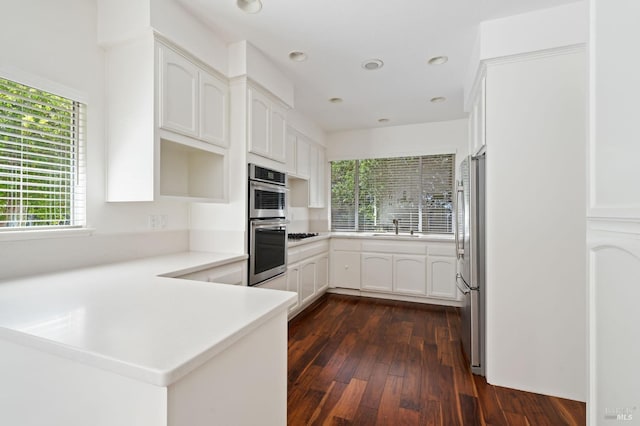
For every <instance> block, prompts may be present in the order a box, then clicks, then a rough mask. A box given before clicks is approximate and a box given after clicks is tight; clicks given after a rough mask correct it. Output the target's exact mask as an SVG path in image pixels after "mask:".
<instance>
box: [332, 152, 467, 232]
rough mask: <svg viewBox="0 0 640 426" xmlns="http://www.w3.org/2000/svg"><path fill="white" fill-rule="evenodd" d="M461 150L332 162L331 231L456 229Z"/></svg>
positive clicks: (432, 230) (427, 230)
mask: <svg viewBox="0 0 640 426" xmlns="http://www.w3.org/2000/svg"><path fill="white" fill-rule="evenodd" d="M454 179H455V154H440V155H424V156H414V157H395V158H375V159H362V160H340V161H332V162H331V230H332V231H360V232H385V231H393V230H394V229H395V225H394V223H393V222H394V220H397V221H398V229H399V231H400V232H419V233H429V234H450V233H453V194H454V191H455V188H454V185H455V180H454Z"/></svg>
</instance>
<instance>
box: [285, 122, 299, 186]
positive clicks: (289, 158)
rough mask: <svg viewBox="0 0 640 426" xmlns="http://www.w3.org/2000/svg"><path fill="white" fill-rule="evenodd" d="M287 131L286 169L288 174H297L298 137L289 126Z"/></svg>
mask: <svg viewBox="0 0 640 426" xmlns="http://www.w3.org/2000/svg"><path fill="white" fill-rule="evenodd" d="M286 132H287V135H286V147H285V171H286V172H287V174H288V175H295V174H296V172H297V161H296V152H297V150H298V137H297V136H296V134H295V133H294V130H293V129H291V128H290V127H287V129H286Z"/></svg>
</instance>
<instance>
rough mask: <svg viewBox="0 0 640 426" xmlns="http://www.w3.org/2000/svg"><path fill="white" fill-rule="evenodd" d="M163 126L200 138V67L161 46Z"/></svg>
mask: <svg viewBox="0 0 640 426" xmlns="http://www.w3.org/2000/svg"><path fill="white" fill-rule="evenodd" d="M159 46H160V47H159V56H160V127H162V128H164V129H167V130H172V131H175V132H178V133H182V134H185V135H187V136H192V137H198V130H199V129H198V116H197V110H198V91H199V87H198V67H197V66H196V65H194V64H193V63H192V62H191V61H189V60H188V59H186V58H185V57H184V56H182V55H180V54H179V53H176V52H174V51H173V50H171V49H169V48H168V47H165V46H162V45H159Z"/></svg>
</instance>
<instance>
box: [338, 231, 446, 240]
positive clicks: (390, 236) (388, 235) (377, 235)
mask: <svg viewBox="0 0 640 426" xmlns="http://www.w3.org/2000/svg"><path fill="white" fill-rule="evenodd" d="M331 237H332V238H368V239H379V240H383V241H384V240H402V241H422V242H425V241H429V242H454V241H455V240H454V236H453V235H451V234H414V235H410V234H408V233H404V232H403V233H400V234H399V235H396V234H394V233H393V232H332V233H331Z"/></svg>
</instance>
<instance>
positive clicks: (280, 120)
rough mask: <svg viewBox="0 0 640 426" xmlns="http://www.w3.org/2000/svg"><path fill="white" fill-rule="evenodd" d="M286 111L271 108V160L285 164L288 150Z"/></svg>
mask: <svg viewBox="0 0 640 426" xmlns="http://www.w3.org/2000/svg"><path fill="white" fill-rule="evenodd" d="M286 114H287V112H286V110H285V109H284V108H280V107H278V106H277V105H272V108H271V149H270V154H271V158H272V159H274V160H276V161H279V162H281V163H284V162H285V161H286V149H287V131H286V129H287V122H286V117H285V116H286Z"/></svg>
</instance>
